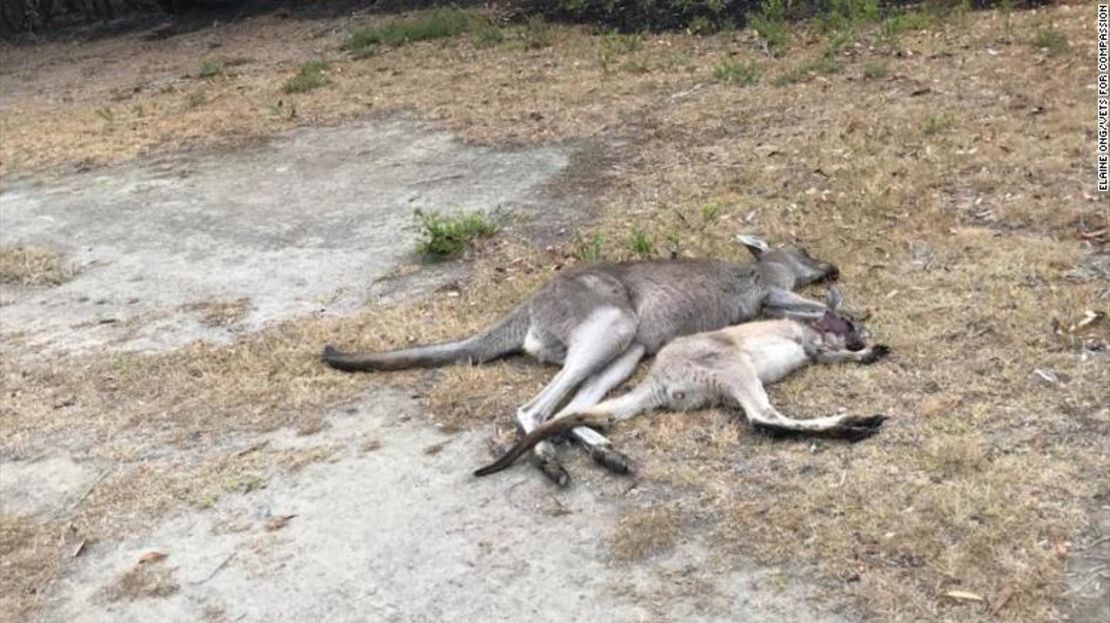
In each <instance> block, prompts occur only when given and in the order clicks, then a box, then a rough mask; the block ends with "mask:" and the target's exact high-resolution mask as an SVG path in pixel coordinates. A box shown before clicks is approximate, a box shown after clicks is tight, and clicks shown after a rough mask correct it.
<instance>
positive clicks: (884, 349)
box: [863, 344, 890, 364]
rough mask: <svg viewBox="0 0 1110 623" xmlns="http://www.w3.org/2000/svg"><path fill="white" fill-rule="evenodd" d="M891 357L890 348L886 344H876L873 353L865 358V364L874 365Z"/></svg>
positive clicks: (872, 349) (872, 348)
mask: <svg viewBox="0 0 1110 623" xmlns="http://www.w3.org/2000/svg"><path fill="white" fill-rule="evenodd" d="M888 355H890V347H889V346H887V345H886V344H876V345H874V346H872V347H871V352H869V353H867V355H866V356H865V357H864V358H863V363H864V364H872V363H875V362H876V361H878V360H880V359H884V358H886V357H887V356H888Z"/></svg>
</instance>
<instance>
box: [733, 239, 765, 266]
mask: <svg viewBox="0 0 1110 623" xmlns="http://www.w3.org/2000/svg"><path fill="white" fill-rule="evenodd" d="M736 242H739V243H740V244H742V245H744V246H745V247H748V251H751V252H752V255H754V256H755V259H757V260H758V259H759V258H760V257H762V256H763V254H764V253H766V252H767V251H770V250H771V245H769V244H767V243H766V242H764V241H763V240H762V239H760V238H756V237H755V236H749V235H747V234H737V236H736Z"/></svg>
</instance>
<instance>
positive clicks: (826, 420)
mask: <svg viewBox="0 0 1110 623" xmlns="http://www.w3.org/2000/svg"><path fill="white" fill-rule="evenodd" d="M840 302H841V297H840V293H839V292H838V291H837V290H836V289H835V288H833V289H831V290H829V295H828V306H829V309H828V311H826V312H825V313H824V314H823V315H822V316H821V318H820V320H817V321H815V322H802V321H798V320H790V319H784V320H764V321H760V322H749V323H746V324H742V325H738V326H735V327H726V328H724V329H719V330H717V331H709V332H706V333H699V334H697V335H690V336H685V337H680V338H677V339H675V340H674V341H673V342H671V343H670V344H667V345H666V346H665V347H664V348H663V349H662V350H661V351H659V354H658V355H657V356H656V357H655V362H654V363H653V364H652V366H651V371H650V372H649V373H648V375H647V378H646V379H644V381H643V382H642V383H640V384H639V385H637V386H636V388H635V389H633V390H631V391H629V392H628V393H627V394H625V395H623V396H619V397H617V398H611V399H609V400H606V401H604V402H602V403H600V404H598V405H594V406H590V407H586V408H584V409H581V410H579V411H565V412H563V413H560V414H559V415H557V416H555V417H554V418H552V419H550V420H548V421H547V422H546V423H544V424H543V425H541V426H539V427H537V428H535V429H533V430H532V432H530V433H528V434H527V435H525V436H524V438H523V439H521V440H520V441H518V442H517V444H516V445H515V446H513V447H512V448H511V449H510V450H509V451H508V452H506V453H505V455H504V456H502V457H501V458H500V459H498V460H496V461H494V462H493V463H491V464H489V465H487V466H485V467H483V468H482V469H479V470H478V471H476V472H474V474H475V475H477V476H486V475H488V474H492V473H495V472H499V471H501V470H503V469H505V468H506V467H508V466H510V465H512V464H513V461H515V460H516V459H517V458H518V457H519V456H520V455H522V454H524V453H525V452H527V451H528V450H529V449H530V448H532V447H533V446H534V445H536V444H537V443H540V442H542V441H543V440H544V439H546V438H548V437H551V436H552V435H557V434H559V433H562V432H565V431H567V430H569V429H572V428H574V427H576V426H612V425H613V424H615V423H617V422H623V421H625V420H629V419H631V418H634V417H636V416H637V415H640V414H641V413H646V412H648V411H651V410H654V409H660V408H669V409H675V410H680V411H690V410H693V409H700V408H702V407H708V406H714V405H719V404H724V405H728V406H733V407H740V408H741V409H743V410H744V415H745V416H747V418H748V421H749V422H751V423H752V425H753V426H754V427H755V428H757V429H760V430H763V431H765V432H767V433H769V434H771V435H775V436H784V435H814V436H824V437H836V438H841V439H848V440H849V441H858V440H860V439H864V438H866V437H869V436H871V435H873V434H875V433H876V432H878V430H879V427H880V426H882V423H883V421H884V420H885V419H886V417H885V416H882V415H873V416H864V417H859V416H854V415H832V416H827V417H819V418H813V419H810V420H796V419H794V418H791V417H788V416H786V415H783V414H782V413H779V411H778V409H776V408H775V407H774V405H772V404H771V401H770V400H769V399H768V398H767V392H766V391H765V390H764V385H769V384H771V383H774V382H776V381H779V380H780V379H782V378H784V377H785V376H786V375H788V374H790V373H791V372H793V371H795V370H798V369H801V368H804V367H805V366H807V365H809V364H811V363H814V362H819V363H840V362H845V361H855V362H858V363H862V364H872V363H875V362H876V361H878V360H879V359H882V358H883V357H885V356H886V355H887V353H888V352H889V349H888V348H887V347H886V346H884V345H882V344H875V345H869V344H867V337H868V336H867V332H866V331H865V330H863V329H860V328H858V327H856V324H855V322H853V321H852V319H851V318H848V317H846V316H843V315H840V314H839V313H838V312H837V309H838V308H839V307H840Z"/></svg>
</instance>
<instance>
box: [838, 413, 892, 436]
mask: <svg viewBox="0 0 1110 623" xmlns="http://www.w3.org/2000/svg"><path fill="white" fill-rule="evenodd" d="M886 419H887V418H886V416H885V415H872V416H868V417H853V418H848V419H846V420H845V421H844V422H843V423H842V424H841V425H840V426H839V427H837V428H838V430H837V436H839V437H841V438H843V439H847V440H848V441H851V442H856V441H862V440H864V439H867V438H868V437H870V436H871V435H874V434H875V433H877V432H879V429H880V428H882V426H883V422H885V421H886Z"/></svg>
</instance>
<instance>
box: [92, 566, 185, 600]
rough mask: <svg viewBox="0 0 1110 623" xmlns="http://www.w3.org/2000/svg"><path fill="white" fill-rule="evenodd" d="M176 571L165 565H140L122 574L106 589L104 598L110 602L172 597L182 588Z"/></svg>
mask: <svg viewBox="0 0 1110 623" xmlns="http://www.w3.org/2000/svg"><path fill="white" fill-rule="evenodd" d="M174 571H175V569H174V568H173V567H169V566H166V564H165V563H157V562H155V563H149V564H144V563H139V564H137V565H135V566H134V567H132V568H131V569H129V570H127V571H125V572H123V573H122V574H120V576H119V577H118V578H116V581H115V582H114V583H113V584H112V585H110V586H108V587H106V588H105V590H104V591H103V596H104V598H105V599H107V600H108V601H134V600H136V599H150V598H153V597H166V596H168V595H172V594H174V593H176V592H177V591H178V590H179V589H180V588H181V587H180V586H179V585H178V583H177V581H176V580H175V579H174Z"/></svg>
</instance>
